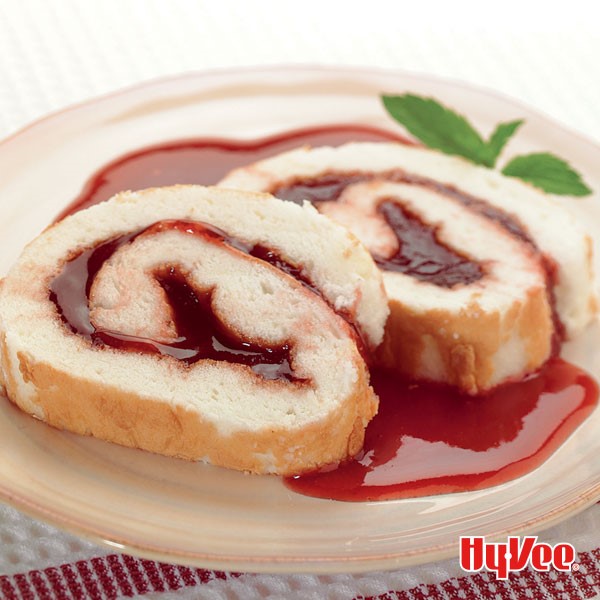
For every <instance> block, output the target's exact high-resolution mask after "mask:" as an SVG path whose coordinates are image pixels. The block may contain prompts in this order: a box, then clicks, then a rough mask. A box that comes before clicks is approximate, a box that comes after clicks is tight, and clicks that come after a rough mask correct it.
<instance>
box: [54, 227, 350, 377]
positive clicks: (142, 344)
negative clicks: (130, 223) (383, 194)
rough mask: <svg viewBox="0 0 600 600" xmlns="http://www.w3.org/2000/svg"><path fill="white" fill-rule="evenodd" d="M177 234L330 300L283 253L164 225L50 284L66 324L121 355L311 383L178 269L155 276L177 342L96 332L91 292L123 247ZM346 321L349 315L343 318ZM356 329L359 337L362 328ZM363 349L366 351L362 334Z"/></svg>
mask: <svg viewBox="0 0 600 600" xmlns="http://www.w3.org/2000/svg"><path fill="white" fill-rule="evenodd" d="M169 230H176V231H179V232H181V233H185V234H188V235H196V236H201V237H203V238H204V239H207V240H211V241H212V242H214V243H218V244H225V245H228V246H230V247H232V248H235V249H236V250H239V251H241V252H243V253H245V254H247V255H249V256H252V257H254V258H257V259H259V260H262V261H265V262H267V263H269V264H271V265H273V266H274V267H276V268H277V269H279V270H281V271H283V272H284V273H286V274H288V275H290V276H292V277H294V278H295V279H297V280H298V281H300V282H301V283H302V284H303V285H304V286H305V287H306V288H308V289H310V290H311V291H312V292H313V293H315V294H317V295H318V296H319V297H321V298H322V299H323V300H325V299H324V298H323V297H322V295H321V293H320V291H319V290H318V288H316V287H315V286H314V285H313V284H312V283H311V282H310V281H309V280H308V278H306V277H305V276H304V275H303V274H302V272H301V269H300V268H298V267H296V266H294V265H291V264H290V263H288V262H286V261H285V260H284V259H282V258H281V257H280V256H278V255H277V253H276V252H275V251H273V250H271V249H268V248H265V247H264V246H261V245H248V244H245V243H243V242H241V241H240V240H237V239H235V238H232V237H230V236H228V235H226V234H225V233H223V232H222V231H220V230H218V229H216V228H215V227H212V226H210V225H207V224H204V223H199V222H192V221H161V222H158V223H155V224H154V225H151V226H149V227H147V228H145V229H142V230H140V231H137V232H135V233H129V234H125V235H121V236H117V237H115V238H112V239H110V240H107V241H106V242H104V243H101V244H99V245H97V246H95V247H93V248H89V249H86V250H84V251H83V252H81V253H80V254H78V255H77V256H75V257H74V258H72V259H70V260H68V261H67V262H66V263H65V265H64V267H63V269H62V271H61V272H60V273H59V275H58V276H56V277H55V278H54V280H53V281H52V282H51V285H50V300H51V301H52V302H53V303H54V304H55V305H56V308H57V311H58V313H59V314H60V316H61V318H62V320H63V322H64V323H65V324H66V325H67V326H68V327H69V328H70V329H71V331H73V333H76V334H78V335H80V336H82V337H84V338H86V339H88V340H90V341H91V342H92V343H93V344H97V345H101V346H110V347H113V348H116V349H119V350H126V351H132V352H143V353H150V354H159V355H162V356H171V357H173V358H175V359H177V360H180V361H182V362H184V363H185V364H187V365H191V364H193V363H195V362H197V361H199V360H204V359H210V360H215V361H226V362H229V363H237V364H241V365H246V366H248V367H250V368H251V369H252V371H254V372H255V373H256V374H257V375H260V376H261V377H263V378H264V379H268V380H285V381H289V382H296V383H301V382H304V381H306V380H305V379H302V378H299V377H297V376H296V375H295V374H294V370H293V366H292V362H291V358H290V353H291V345H290V344H289V343H285V344H282V345H279V346H265V345H262V344H260V343H257V342H255V341H252V340H246V339H241V338H240V337H239V336H237V335H236V334H235V333H233V332H232V331H231V330H230V329H229V328H228V326H227V325H226V324H225V323H223V322H222V321H221V320H220V318H219V317H218V316H217V315H216V314H215V312H214V310H213V307H212V294H213V291H214V290H212V289H209V290H202V291H201V290H198V289H195V287H194V286H192V285H191V284H190V283H189V281H188V278H187V277H186V275H185V274H184V273H183V272H182V271H181V270H180V269H178V267H177V266H174V265H173V266H170V265H168V264H167V265H166V266H165V267H162V268H161V269H159V270H156V271H155V272H154V273H153V274H152V275H153V277H154V278H155V280H156V281H157V282H158V283H159V285H160V286H161V287H162V289H163V290H164V292H165V296H166V298H167V301H168V304H169V306H170V309H171V314H172V319H173V323H174V325H175V330H176V332H177V337H176V339H175V340H173V341H169V342H162V341H158V340H154V339H151V338H146V337H138V336H132V335H127V334H124V333H120V332H118V331H110V330H106V329H100V328H96V327H95V326H94V324H93V323H92V320H91V318H90V305H89V302H90V290H91V289H92V284H93V283H94V279H95V277H96V275H97V274H98V272H99V271H100V269H101V268H102V266H103V265H104V263H105V262H106V261H107V260H109V259H110V258H111V256H113V254H114V253H115V252H116V251H117V250H118V249H119V248H121V247H123V246H125V245H126V244H129V243H131V242H133V241H134V240H135V239H136V238H138V237H140V236H142V235H151V234H155V233H159V232H163V231H169ZM340 316H344V315H342V314H341V315H340ZM350 325H351V329H352V331H353V332H355V333H356V329H355V328H354V327H353V326H352V324H351V323H350ZM356 339H357V345H358V346H359V349H361V343H360V338H359V336H358V334H357V333H356Z"/></svg>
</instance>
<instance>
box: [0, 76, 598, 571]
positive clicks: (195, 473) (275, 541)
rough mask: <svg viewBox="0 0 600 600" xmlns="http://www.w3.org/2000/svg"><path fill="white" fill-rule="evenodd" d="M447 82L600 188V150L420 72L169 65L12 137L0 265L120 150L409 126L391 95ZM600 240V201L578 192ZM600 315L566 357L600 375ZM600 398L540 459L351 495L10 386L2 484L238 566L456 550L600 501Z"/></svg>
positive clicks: (116, 532)
mask: <svg viewBox="0 0 600 600" xmlns="http://www.w3.org/2000/svg"><path fill="white" fill-rule="evenodd" d="M407 91H410V92H413V93H416V94H420V95H427V96H433V97H435V98H437V99H438V100H440V101H441V102H443V103H444V104H447V105H448V106H451V107H453V108H455V109H456V110H458V111H460V112H461V113H463V114H465V115H467V116H468V117H469V119H470V120H471V121H472V122H473V123H474V124H475V125H476V127H477V128H478V129H479V130H481V131H483V132H484V133H485V134H488V133H489V132H490V131H491V130H492V129H493V127H494V126H495V125H496V124H497V123H498V122H500V121H509V120H513V119H517V118H524V119H525V124H524V126H523V127H522V128H521V130H520V131H519V134H518V135H517V136H515V138H514V139H513V140H511V142H510V143H509V146H508V147H507V149H506V152H507V153H509V154H511V155H514V154H520V153H526V152H533V151H555V152H556V153H557V154H560V155H561V156H562V157H563V158H565V159H567V160H568V161H569V162H570V163H572V164H573V165H574V166H576V168H577V169H578V170H579V171H580V172H581V173H582V175H583V177H584V179H585V180H586V181H587V183H588V184H589V185H590V187H591V188H592V189H594V190H600V178H599V175H598V170H597V165H598V164H600V148H598V146H596V145H595V144H594V143H592V142H590V141H588V140H586V139H584V138H582V137H580V136H579V135H577V134H575V133H573V132H570V131H568V130H566V129H564V128H563V127H561V126H560V125H558V124H556V123H554V122H552V121H551V120H549V119H547V118H546V117H544V116H543V115H540V114H538V113H536V112H534V111H532V110H531V109H530V108H527V107H525V106H522V105H520V104H518V103H516V102H514V101H512V100H510V99H507V98H504V97H501V96H499V95H496V94H493V93H490V92H488V91H485V90H481V89H476V88H471V87H467V86H465V85H462V84H457V83H454V82H447V81H443V80H438V79H432V78H426V77H419V76H415V75H411V74H406V73H399V72H386V71H375V70H353V69H347V70H344V69H319V68H302V67H300V68H289V67H286V68H274V69H265V70H252V71H251V70H245V71H223V72H214V73H208V74H191V75H186V76H183V77H178V78H172V79H163V80H158V81H154V82H150V83H148V84H145V85H142V86H138V87H135V88H131V89H128V90H125V91H122V92H119V93H116V94H113V95H110V96H107V97H103V98H100V99H97V100H94V101H91V102H88V103H85V104H82V105H79V106H76V107H73V108H70V109H68V110H65V111H63V112H60V113H56V114H54V115H51V116H49V117H47V118H45V119H43V120H41V121H38V122H36V123H34V124H33V125H31V126H29V127H27V128H26V129H24V130H22V131H20V132H18V133H17V134H15V135H13V136H12V137H10V138H9V139H7V140H5V141H4V142H3V143H2V144H0V163H1V164H2V165H3V166H4V169H3V171H4V173H5V175H3V178H2V181H0V240H1V241H0V259H1V261H0V265H1V266H0V276H2V275H3V274H4V273H5V272H6V270H7V269H8V266H9V265H10V264H11V263H12V262H13V261H14V260H15V259H16V258H17V256H18V255H19V253H20V251H21V249H22V248H23V246H24V245H25V244H26V243H27V242H28V241H29V240H30V239H32V238H33V237H35V235H37V234H38V233H39V232H40V231H41V230H42V229H43V228H44V227H46V226H47V225H48V223H50V222H52V221H53V219H54V218H55V217H56V215H58V214H59V213H60V212H61V211H62V210H63V209H64V207H65V206H66V205H68V204H69V203H70V202H71V201H72V200H73V199H75V198H76V197H77V196H78V195H79V193H80V191H81V189H82V188H83V186H84V184H85V183H86V181H87V179H88V178H89V177H90V176H91V175H92V174H93V173H94V172H95V171H97V170H98V169H99V168H101V167H102V166H104V165H105V164H106V163H108V162H110V161H111V160H113V159H115V158H117V157H118V156H120V155H122V154H125V153H127V152H130V151H133V150H137V149H139V148H142V147H144V146H149V145H151V144H156V143H159V142H164V141H168V140H177V139H183V138H189V137H220V138H234V139H256V138H261V137H265V136H268V135H271V134H276V133H281V132H285V131H290V130H293V129H298V128H302V127H308V126H311V127H312V126H319V125H331V124H341V123H353V124H365V125H373V126H376V127H379V128H382V129H389V130H391V131H396V132H397V133H402V131H401V128H400V126H399V125H397V124H395V123H394V122H393V121H392V120H391V119H390V118H389V117H388V116H387V115H386V113H385V111H384V110H383V108H382V106H381V102H380V100H379V95H380V94H381V93H382V92H385V93H403V92H407ZM563 201H564V202H565V203H568V204H569V205H570V206H571V208H572V209H573V210H575V212H576V213H578V214H579V216H580V217H581V218H582V219H584V220H585V222H586V224H587V226H588V227H589V228H590V232H591V234H592V235H593V237H594V239H595V241H596V245H597V247H598V246H600V198H598V196H597V195H593V196H590V197H587V198H584V199H573V198H565V199H564V200H563ZM599 340H600V327H599V326H598V325H597V324H594V325H592V326H591V327H590V328H589V329H588V330H587V331H586V332H585V333H584V335H582V336H581V337H580V338H579V339H577V340H576V341H575V342H573V343H570V344H568V345H566V346H565V347H564V349H563V355H564V356H565V358H566V359H568V360H570V361H572V362H574V363H575V364H577V365H580V366H582V367H583V368H585V369H587V370H588V372H590V373H591V374H592V375H595V376H600V344H599V343H598V342H599ZM599 430H600V411H599V410H596V411H595V412H594V413H593V414H592V415H591V417H590V418H589V419H587V421H585V422H584V423H583V424H582V425H581V426H580V427H579V428H578V429H577V431H576V432H575V433H574V434H573V435H572V436H571V437H570V438H569V439H568V440H567V441H566V442H565V444H564V445H563V446H562V447H561V448H560V449H559V450H558V451H557V452H556V453H555V454H554V455H553V456H552V457H551V458H550V459H549V460H548V461H547V462H546V463H544V464H543V465H542V466H541V467H539V468H538V469H536V470H535V471H533V472H531V473H529V474H528V475H526V476H524V477H521V478H519V479H516V480H514V481H511V482H509V483H506V484H503V485H500V486H496V487H491V488H489V489H485V490H480V491H475V492H468V493H460V494H449V495H440V496H432V497H424V498H417V499H410V500H396V501H384V502H359V503H347V502H337V501H329V500H320V499H315V498H309V497H305V496H301V495H298V494H296V493H294V492H292V491H290V490H289V489H287V488H286V487H285V486H284V484H283V483H282V481H281V480H280V479H279V478H277V477H269V476H250V475H244V474H242V473H238V472H234V471H228V470H224V469H219V468H215V467H211V466H207V465H203V464H194V463H188V462H185V461H179V460H176V459H169V458H165V457H162V456H155V455H151V454H148V453H145V452H142V451H136V450H131V449H126V448H121V447H117V446H113V445H111V444H108V443H104V442H101V441H98V440H94V439H89V438H83V437H79V436H76V435H73V434H70V433H65V432H61V431H58V430H56V429H53V428H51V427H48V426H46V425H45V424H43V423H41V422H38V421H36V420H34V419H33V418H31V417H29V416H27V415H25V414H23V413H21V412H20V411H19V410H18V409H16V408H15V407H14V406H13V405H12V404H11V403H10V402H9V401H8V399H7V398H6V397H5V396H3V395H2V393H1V391H0V440H2V453H0V499H2V500H5V501H6V502H9V503H11V504H13V505H14V506H16V507H17V508H19V509H20V510H23V511H25V512H27V513H29V514H31V515H32V516H34V517H36V518H40V519H43V520H46V521H49V522H51V523H53V524H55V525H57V526H59V527H62V528H65V529H67V530H70V531H72V532H75V533H77V534H79V535H83V536H86V537H90V538H92V539H93V540H95V541H98V542H102V543H106V544H108V545H110V546H111V547H112V548H113V549H115V548H117V549H121V550H123V551H126V552H130V553H134V554H139V555H142V556H146V557H150V558H155V559H159V560H164V561H168V562H176V563H182V564H188V565H197V566H201V567H207V568H218V569H224V570H245V571H252V572H310V573H333V572H359V571H367V570H376V569H391V568H396V567H400V566H405V565H410V564H415V563H422V562H427V561H434V560H440V559H442V558H446V557H450V556H453V555H456V554H458V541H459V536H461V535H485V536H488V537H489V538H500V537H504V536H506V535H507V534H522V533H526V532H537V531H540V530H542V529H544V528H546V527H549V526H551V525H553V524H556V523H557V522H559V521H560V520H563V519H565V518H567V517H568V516H570V515H572V514H574V513H576V512H577V511H580V510H582V509H583V508H585V507H586V506H588V505H590V504H592V503H593V502H595V501H597V500H598V499H600V459H599V457H600V437H599V436H598V435H597V432H598V431H599Z"/></svg>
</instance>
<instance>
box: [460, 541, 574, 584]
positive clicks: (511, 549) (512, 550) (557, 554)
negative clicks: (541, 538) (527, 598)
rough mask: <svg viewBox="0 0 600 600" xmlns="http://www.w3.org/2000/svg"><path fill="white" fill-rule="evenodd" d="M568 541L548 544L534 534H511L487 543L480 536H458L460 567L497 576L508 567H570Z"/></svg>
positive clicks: (505, 573)
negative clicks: (539, 540) (538, 539)
mask: <svg viewBox="0 0 600 600" xmlns="http://www.w3.org/2000/svg"><path fill="white" fill-rule="evenodd" d="M576 554H577V553H576V552H575V548H574V547H573V546H572V545H571V544H556V545H554V546H551V545H550V544H545V543H543V542H540V543H538V541H537V536H524V537H522V538H521V537H516V536H511V537H509V538H508V540H507V542H506V543H499V544H492V543H487V542H486V541H485V538H484V537H481V536H475V537H461V538H460V567H461V569H463V571H481V570H482V569H483V568H485V569H487V570H488V571H492V572H494V573H495V574H496V577H497V578H498V579H507V578H508V574H509V573H510V572H511V571H522V570H523V569H524V568H525V567H527V566H529V567H531V568H532V569H535V570H536V571H549V570H550V569H552V568H554V569H556V570H557V571H571V570H572V569H573V568H575V567H578V566H579V565H573V563H574V562H575V556H576Z"/></svg>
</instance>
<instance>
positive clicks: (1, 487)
mask: <svg viewBox="0 0 600 600" xmlns="http://www.w3.org/2000/svg"><path fill="white" fill-rule="evenodd" d="M290 71H293V72H294V73H295V74H296V75H299V74H302V73H305V74H306V75H310V74H326V73H332V74H336V75H346V76H349V77H352V76H354V77H359V76H363V77H368V76H374V75H375V76H377V75H379V76H384V77H389V76H397V77H398V78H399V80H400V81H401V80H402V78H405V79H406V78H408V79H411V80H417V81H422V82H424V83H432V84H441V85H443V86H449V87H452V88H459V89H463V90H466V91H469V92H471V93H476V94H482V95H485V96H491V97H494V98H496V99H498V100H500V101H501V102H503V103H505V104H507V105H511V106H513V107H515V108H518V109H519V110H521V111H523V112H525V113H528V114H529V115H535V116H536V117H538V118H542V119H543V120H544V121H546V122H548V123H549V124H550V125H551V126H552V127H553V128H556V129H558V130H560V131H561V132H563V133H565V134H568V135H570V136H574V137H575V138H576V139H578V140H579V142H581V143H585V144H586V145H589V146H591V147H592V148H593V149H594V151H596V152H599V153H600V143H598V142H596V141H595V140H593V139H592V138H590V137H588V136H586V135H585V134H583V133H582V132H580V131H578V130H576V129H573V128H570V127H568V126H566V125H564V124H562V123H560V122H559V121H558V120H556V119H555V118H554V117H552V116H549V115H547V114H546V113H544V112H542V111H539V110H537V109H535V108H532V107H531V106H529V105H528V104H526V103H524V102H522V101H520V100H518V99H516V98H514V97H512V96H510V95H507V94H504V93H502V92H498V91H497V90H493V89H490V88H487V87H484V86H478V85H476V84H472V83H470V82H465V81H461V80H458V79H452V78H444V77H437V76H433V75H427V74H423V73H413V72H410V71H406V70H400V69H388V68H380V67H353V66H326V65H310V64H307V65H302V64H294V65H285V64H280V65H270V66H262V67H232V68H225V69H210V70H204V71H200V70H194V71H188V72H185V73H180V74H176V75H167V76H162V77H155V78H150V79H147V80H144V81H140V82H137V83H134V84H132V85H128V86H125V87H121V88H119V89H116V90H113V91H109V92H107V93H104V94H100V95H97V96H94V97H91V98H87V99H85V100H82V101H80V102H75V103H72V104H69V105H67V106H65V107H62V108H60V109H58V110H55V111H52V112H49V113H47V114H44V115H42V116H41V117H39V118H37V119H35V120H32V121H31V122H29V123H27V124H25V125H24V126H22V127H20V128H18V129H17V130H16V131H14V132H12V133H10V134H9V135H8V136H6V137H4V138H3V139H2V140H0V148H4V147H5V146H6V145H7V144H10V143H12V142H14V141H15V140H18V139H20V138H21V137H22V136H24V135H26V134H29V133H31V132H35V130H36V129H37V128H39V127H43V126H44V125H45V124H46V123H48V122H54V121H56V120H59V119H63V118H65V117H69V115H71V114H72V113H73V112H77V111H86V110H90V109H94V107H96V106H97V105H98V104H99V103H104V102H111V101H114V100H115V99H118V98H120V97H125V96H127V95H128V94H132V93H139V92H140V91H143V90H150V89H152V88H155V87H159V86H168V85H169V84H176V83H177V82H179V81H182V80H196V79H199V80H202V79H204V78H207V77H211V76H229V77H235V76H236V75H241V76H249V75H252V76H255V77H256V78H260V76H261V74H277V73H282V74H283V73H284V72H285V73H289V72H290ZM0 389H1V388H0ZM0 499H2V500H3V501H5V502H7V503H8V504H10V505H12V506H14V507H15V508H17V509H18V510H21V511H23V512H25V513H26V514H28V515H30V516H33V517H34V518H39V519H41V520H43V521H46V522H49V523H51V524H53V525H55V526H57V527H59V528H61V529H65V530H67V531H70V532H72V533H75V534H76V535H79V536H81V537H83V538H87V539H90V540H92V541H94V542H99V543H101V544H103V545H105V546H108V547H110V548H112V549H113V550H115V549H117V550H118V551H120V552H128V551H131V552H132V553H134V554H136V555H138V556H142V557H147V558H151V559H157V560H163V561H168V562H171V563H176V564H186V565H190V564H194V565H197V566H202V567H207V568H216V569H224V568H225V569H242V570H246V571H254V572H265V573H283V572H296V573H300V572H302V573H323V574H325V573H342V572H346V573H348V572H355V573H358V572H365V571H372V570H379V569H393V568H397V567H400V566H410V565H415V564H422V563H426V562H431V561H437V560H443V559H446V558H450V557H452V556H456V555H457V554H458V539H457V540H456V542H455V543H448V544H441V545H430V546H427V547H423V548H419V549H415V550H403V551H398V552H394V553H384V554H377V555H374V556H337V557H328V556H325V557H323V556H321V557H293V556H258V557H248V556H246V555H244V556H237V555H234V554H227V555H225V554H223V555H217V554H215V553H210V554H206V553H202V552H189V551H185V550H179V551H176V550H166V549H164V548H162V549H161V548H160V547H158V546H152V545H150V544H147V545H146V544H145V545H140V544H137V543H132V542H131V540H126V539H118V537H117V536H109V535H106V533H102V532H101V531H100V530H99V529H98V530H96V529H95V527H94V526H92V527H90V525H89V524H87V525H86V524H83V523H80V522H79V521H78V520H76V519H72V518H69V517H68V516H66V515H61V514H60V513H56V512H53V511H52V510H51V509H49V508H48V507H46V506H44V505H40V504H37V503H36V502H34V501H31V500H30V499H28V498H26V497H22V496H19V494H17V493H15V492H14V491H13V492H11V490H10V489H8V488H7V487H6V485H5V483H4V482H3V481H0ZM597 500H600V482H599V483H598V484H596V485H594V486H592V487H591V488H589V489H587V490H586V492H585V493H584V494H583V495H582V496H579V497H577V498H574V499H572V500H570V501H568V502H566V503H564V504H561V505H560V506H557V507H554V508H553V509H552V510H549V511H547V512H545V513H543V514H542V515H538V516H537V518H535V519H529V520H528V521H526V522H524V523H522V524H521V525H515V526H513V527H512V528H508V529H507V528H504V529H502V530H501V531H497V532H495V533H492V534H487V535H486V537H488V538H489V539H499V538H500V537H505V536H507V535H511V534H514V533H516V532H518V533H519V534H524V533H529V532H532V531H536V532H538V531H542V530H544V529H547V528H548V527H551V526H553V525H555V524H557V523H558V522H560V521H562V520H564V519H566V518H567V517H569V516H573V515H575V514H577V513H579V512H581V511H583V510H584V509H585V508H587V507H588V506H591V505H593V504H594V503H595V502H596V501H597ZM392 502H394V501H392Z"/></svg>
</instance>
